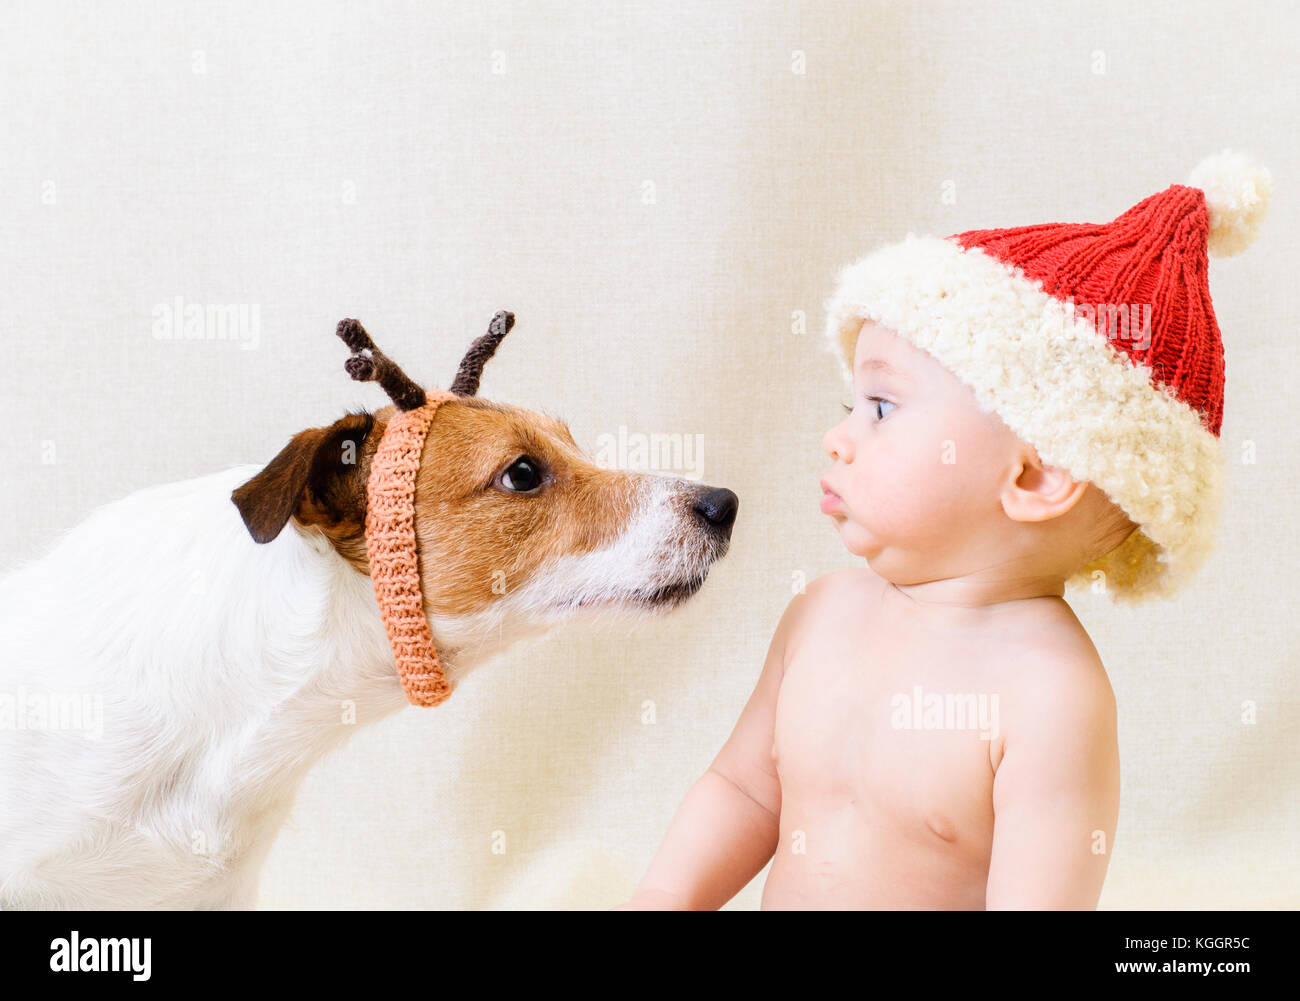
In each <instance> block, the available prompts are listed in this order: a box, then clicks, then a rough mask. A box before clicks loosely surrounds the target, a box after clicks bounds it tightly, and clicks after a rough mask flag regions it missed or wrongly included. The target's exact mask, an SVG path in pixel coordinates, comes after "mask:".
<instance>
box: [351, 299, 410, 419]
mask: <svg viewBox="0 0 1300 1001" xmlns="http://www.w3.org/2000/svg"><path fill="white" fill-rule="evenodd" d="M335 333H337V334H338V335H339V337H341V338H342V339H343V343H344V344H346V345H347V346H348V347H349V348H351V349H352V357H351V358H349V359H348V360H347V361H346V362H344V363H343V367H344V368H346V369H347V370H348V375H350V376H352V378H354V379H356V380H357V382H377V383H379V385H380V386H381V387H382V388H383V390H384V392H385V393H387V394H388V396H389V398H390V399H391V400H392V401H393V403H395V404H396V405H397V409H398V410H414V409H416V408H417V407H422V406H424V404H425V401H426V397H425V395H424V390H423V389H422V388H421V387H420V385H419V383H417V382H415V381H414V380H412V379H411V377H410V376H408V375H407V374H406V373H405V372H403V371H402V370H401V369H400V368H399V367H398V366H397V364H396V362H394V361H393V360H392V359H391V358H389V357H388V356H387V355H386V354H384V353H383V352H382V351H380V350H379V348H377V347H375V342H374V341H372V340H371V339H370V335H369V334H368V333H366V328H365V327H363V326H362V325H361V323H360V321H358V320H351V319H349V320H340V321H339V326H338V329H337V330H336V331H335ZM367 350H368V351H369V352H370V354H369V355H363V354H362V353H361V352H362V351H367Z"/></svg>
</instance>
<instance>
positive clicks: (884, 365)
mask: <svg viewBox="0 0 1300 1001" xmlns="http://www.w3.org/2000/svg"><path fill="white" fill-rule="evenodd" d="M858 368H859V369H861V370H863V371H868V370H870V371H875V372H879V373H880V374H881V375H889V376H893V377H894V378H895V379H907V373H906V372H900V371H899V370H898V369H896V368H894V366H893V365H891V364H889V362H887V361H885V359H883V358H863V359H862V364H861V365H859V366H858Z"/></svg>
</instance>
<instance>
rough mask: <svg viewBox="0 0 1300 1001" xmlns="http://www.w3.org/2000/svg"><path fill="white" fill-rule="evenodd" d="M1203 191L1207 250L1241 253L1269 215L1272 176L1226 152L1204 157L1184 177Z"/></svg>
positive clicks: (1241, 156)
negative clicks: (1186, 176) (1205, 209)
mask: <svg viewBox="0 0 1300 1001" xmlns="http://www.w3.org/2000/svg"><path fill="white" fill-rule="evenodd" d="M1187 183H1188V184H1189V185H1190V186H1191V187H1193V188H1200V189H1201V190H1202V191H1204V192H1205V204H1206V207H1207V208H1208V209H1209V212H1210V238H1209V251H1210V253H1211V254H1212V255H1213V256H1215V257H1231V256H1232V255H1233V254H1240V253H1241V252H1242V251H1243V250H1245V249H1246V248H1247V247H1249V246H1250V245H1251V243H1252V242H1253V241H1254V239H1255V234H1256V233H1257V232H1258V230H1259V224H1260V223H1261V222H1262V221H1263V219H1264V216H1265V215H1267V214H1268V200H1269V198H1270V196H1271V195H1272V194H1273V175H1272V174H1270V173H1269V172H1268V168H1267V167H1261V166H1260V165H1259V164H1257V163H1256V162H1255V161H1254V160H1252V159H1251V158H1250V157H1249V156H1247V155H1246V154H1244V153H1234V152H1232V151H1231V150H1227V149H1225V150H1224V151H1223V152H1222V153H1214V154H1212V155H1211V156H1207V157H1206V158H1205V159H1204V160H1202V161H1201V162H1200V163H1198V164H1197V165H1196V169H1195V170H1193V171H1192V172H1191V174H1190V175H1189V176H1188V178H1187Z"/></svg>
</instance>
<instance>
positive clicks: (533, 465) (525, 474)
mask: <svg viewBox="0 0 1300 1001" xmlns="http://www.w3.org/2000/svg"><path fill="white" fill-rule="evenodd" d="M501 485H502V486H503V487H505V488H506V489H507V490H510V491H513V492H514V493H517V494H526V493H531V492H532V491H534V490H536V489H537V488H538V487H540V486H541V485H542V471H541V467H540V466H539V465H538V463H537V462H536V461H535V460H533V459H530V458H529V457H528V456H526V455H522V456H520V457H519V458H518V459H516V460H515V461H514V462H512V463H511V464H510V465H509V466H507V467H506V470H505V472H503V473H502V474H501Z"/></svg>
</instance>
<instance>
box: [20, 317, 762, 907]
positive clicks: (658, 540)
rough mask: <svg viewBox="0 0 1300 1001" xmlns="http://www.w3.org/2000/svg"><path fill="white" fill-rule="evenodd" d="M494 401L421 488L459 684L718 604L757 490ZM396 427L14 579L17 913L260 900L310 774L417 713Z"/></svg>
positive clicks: (167, 491) (104, 511) (322, 433)
mask: <svg viewBox="0 0 1300 1001" xmlns="http://www.w3.org/2000/svg"><path fill="white" fill-rule="evenodd" d="M499 315H501V314H499ZM504 315H508V314H504ZM506 329H509V327H508V325H507V327H506ZM480 340H482V338H480ZM498 340H499V338H498ZM476 343H477V342H476ZM488 354H489V356H490V351H489V352H488ZM466 357H467V359H468V358H469V355H467V356H466ZM482 360H484V359H480V360H479V361H478V362H477V364H478V366H479V367H480V368H481V365H482ZM464 370H465V366H464V365H463V366H462V373H463V372H464ZM457 381H458V384H461V385H462V386H463V385H465V383H464V382H463V380H462V379H461V378H460V377H458V380H457ZM470 384H472V388H470V390H469V392H468V393H466V394H465V395H463V396H462V397H461V398H459V399H457V400H455V401H453V402H448V403H445V404H443V405H442V407H441V408H440V409H439V411H438V413H437V416H436V419H435V420H434V422H433V425H432V427H431V428H430V430H429V434H428V437H427V439H426V442H425V450H424V453H423V458H422V461H421V465H420V470H419V475H418V479H417V482H416V531H417V536H418V538H419V542H420V573H421V578H422V580H423V588H424V595H425V608H426V612H427V613H428V618H429V622H430V625H431V627H432V630H433V635H434V638H435V641H436V642H437V646H438V653H439V656H440V659H441V661H442V663H443V665H444V667H445V668H446V672H447V676H448V679H449V680H450V681H452V682H453V683H456V682H458V681H459V680H461V679H462V678H463V677H464V676H465V675H466V674H468V673H469V672H470V671H471V670H473V668H474V667H476V666H477V665H478V664H480V663H482V662H483V661H484V660H486V659H488V658H490V657H492V656H494V655H495V654H497V653H499V652H500V651H501V650H502V649H504V648H505V647H507V646H509V645H510V644H511V643H513V642H515V641H516V640H518V639H519V638H521V637H523V636H529V635H537V634H539V633H541V632H543V631H545V630H546V629H549V628H550V627H551V626H553V625H555V624H558V623H560V622H564V621H568V620H571V619H573V618H574V617H575V616H582V617H583V618H587V619H590V618H591V617H600V616H603V615H605V614H609V613H612V614H617V615H625V614H633V615H636V614H653V613H656V612H662V611H666V610H668V609H671V608H673V607H676V606H677V605H679V604H680V603H681V602H682V601H684V600H686V599H687V598H688V597H689V596H690V595H692V594H693V593H694V592H695V591H697V590H698V589H699V587H700V586H701V584H702V583H703V581H704V578H705V576H706V575H707V573H708V570H709V568H710V566H711V565H712V564H713V563H714V562H715V561H716V560H717V559H719V558H721V557H722V556H723V555H724V554H725V553H726V550H727V547H728V544H729V539H730V534H731V526H732V523H733V521H734V518H735V514H736V508H737V502H736V497H735V495H734V494H733V493H731V491H729V490H723V489H717V488H709V487H702V486H700V485H699V484H696V483H693V482H691V481H689V480H686V479H681V478H675V477H667V476H659V475H649V474H643V473H636V472H630V471H625V470H612V469H605V468H601V467H599V466H597V465H595V464H593V463H592V462H591V461H590V460H589V459H588V458H587V457H586V456H584V455H583V453H582V452H581V451H580V450H579V449H578V447H577V445H576V444H575V443H574V441H573V438H572V436H571V435H570V434H569V431H568V428H567V427H565V426H564V424H563V423H561V422H560V421H558V420H555V419H553V418H551V417H548V416H544V415H541V414H537V413H533V412H530V411H526V410H521V409H518V408H515V407H510V406H505V405H502V404H497V403H492V402H489V401H487V400H483V399H480V398H478V397H476V396H474V395H473V394H474V392H475V391H476V389H477V385H478V381H477V374H474V376H473V378H472V379H471V380H470ZM386 388H387V387H386ZM453 388H455V387H453ZM459 391H460V390H458V392H459ZM393 412H394V408H393V407H392V406H388V407H385V408H383V409H381V410H378V411H377V412H375V413H373V414H370V413H350V414H348V415H346V416H344V417H342V418H340V419H339V420H338V421H336V422H335V423H334V424H332V425H331V426H329V427H324V428H312V429H309V430H306V431H303V432H301V433H299V434H297V435H295V436H294V438H293V440H292V441H291V442H290V443H289V444H288V445H287V446H286V447H285V449H284V450H283V451H282V452H281V453H280V454H279V455H278V456H276V458H275V459H274V460H273V461H272V462H271V463H270V464H269V465H267V466H266V467H265V468H263V467H261V466H257V465H250V466H240V467H237V468H234V469H229V470H227V471H225V472H221V473H216V474H213V475H210V476H204V477H200V478H198V479H192V480H188V481H185V482H182V483H174V484H169V485H167V486H160V487H153V488H149V489H145V490H141V491H138V492H137V493H134V494H132V495H130V496H129V497H126V498H124V499H122V500H119V501H116V502H114V503H111V504H108V505H107V506H105V507H102V508H100V509H99V510H97V511H95V512H94V513H93V514H92V515H91V516H90V517H89V518H88V519H87V520H86V521H84V522H83V523H82V524H80V525H78V526H77V527H76V528H74V529H72V530H71V531H70V532H68V533H67V534H66V535H65V536H64V537H63V538H61V539H60V540H59V541H58V543H57V544H56V545H55V546H54V547H53V549H52V550H51V551H50V552H49V553H48V554H47V555H46V556H44V557H42V558H40V559H38V560H35V561H33V562H29V563H28V564H26V565H24V566H22V567H20V568H19V569H17V570H15V571H14V572H12V573H10V574H8V575H7V576H5V577H4V578H2V579H0V907H5V908H15V907H19V908H21V907H32V908H36V907H54V908H108V907H113V908H223V907H225V908H229V907H235V908H239V907H250V906H252V905H253V903H254V902H255V900H256V892H257V878H258V871H259V868H260V866H261V864H262V862H263V860H264V859H265V857H266V853H267V851H268V849H269V848H270V846H271V843H272V840H273V839H274V836H275V834H276V832H277V830H278V829H279V827H280V825H281V824H282V823H283V821H284V819H285V817H286V816H287V814H288V812H289V809H290V806H291V804H292V802H293V798H294V795H295V793H296V791H297V789H298V787H299V785H300V783H301V782H302V779H303V777H304V776H305V775H306V773H307V772H308V770H309V769H310V768H311V767H312V766H313V764H314V763H315V762H316V761H317V760H319V759H320V758H321V757H322V756H323V755H324V754H326V753H327V752H328V751H330V750H331V749H332V748H334V747H336V746H338V745H339V744H341V743H342V742H343V741H345V740H346V739H347V738H348V736H350V735H351V734H352V733H353V732H355V730H356V729H357V726H359V725H364V724H367V723H372V722H374V721H375V720H378V719H381V718H383V717H384V716H387V715H388V714H390V713H393V712H396V711H397V710H398V709H400V708H402V707H403V706H404V705H406V704H407V703H406V699H405V696H404V693H403V690H402V687H401V682H400V680H399V677H398V674H397V670H396V666H395V661H394V656H393V652H392V650H391V648H390V646H389V643H388V638H387V635H386V633H385V630H384V625H383V622H382V620H381V618H380V614H379V609H378V606H377V604H376V599H375V595H374V592H373V590H372V587H371V581H370V578H369V577H368V576H367V569H368V563H367V557H366V549H365V537H364V527H363V526H364V522H365V504H366V476H367V473H368V470H369V460H370V457H371V456H372V455H373V453H374V449H375V447H376V445H377V443H378V441H379V438H380V437H381V436H382V434H383V430H384V427H385V425H386V422H387V420H388V418H389V417H390V416H391V415H392V413H393ZM348 453H352V454H353V456H354V459H353V461H346V460H343V461H341V460H340V456H342V455H346V454H348ZM232 495H233V497H232ZM232 500H233V502H232ZM255 537H259V541H255ZM261 540H265V541H261ZM503 582H504V586H502V585H503ZM452 697H453V698H454V697H455V696H454V695H453V696H452ZM421 711H422V712H427V713H429V714H430V715H431V717H432V714H434V713H436V712H437V711H438V710H437V709H436V708H434V709H426V710H421ZM352 720H355V723H353V722H351V721H352ZM430 723H431V724H432V723H436V720H434V719H432V718H431V719H430Z"/></svg>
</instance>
